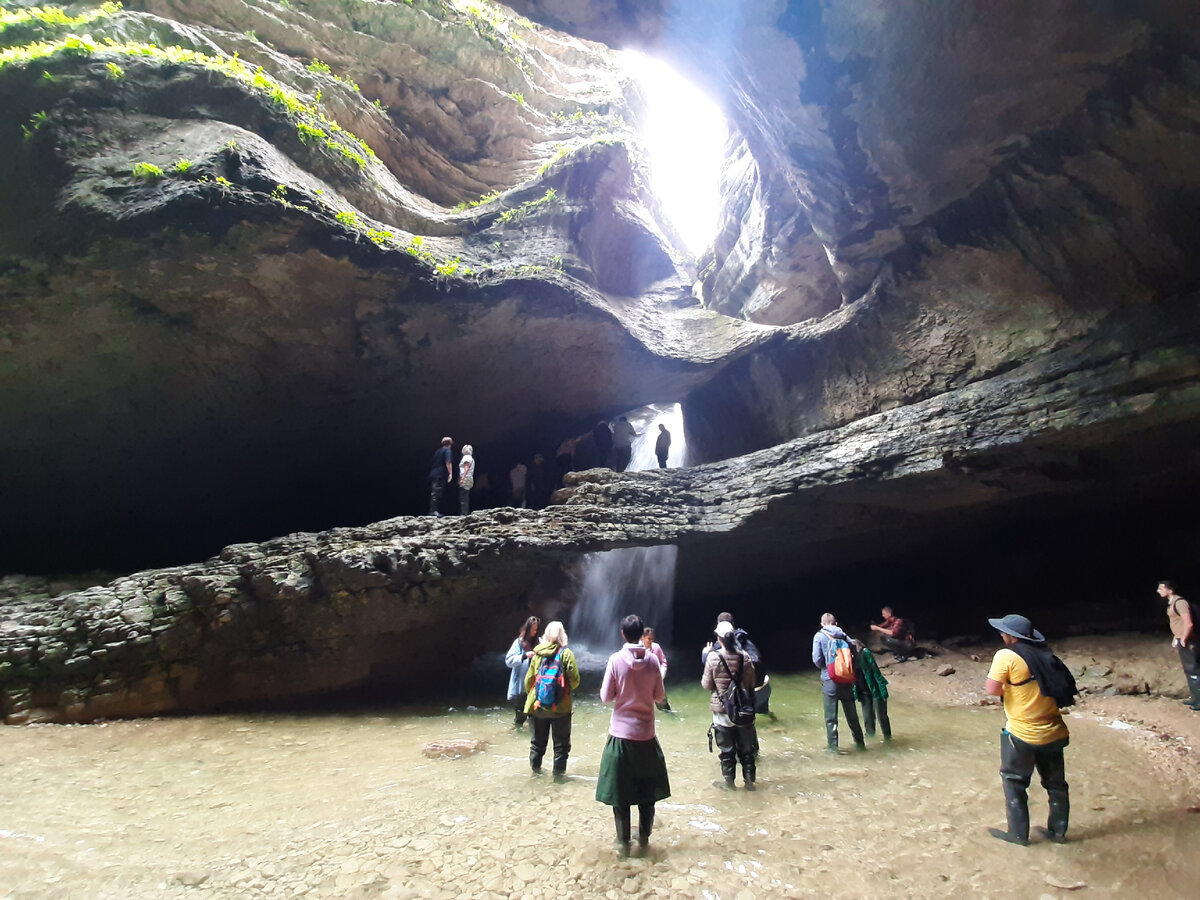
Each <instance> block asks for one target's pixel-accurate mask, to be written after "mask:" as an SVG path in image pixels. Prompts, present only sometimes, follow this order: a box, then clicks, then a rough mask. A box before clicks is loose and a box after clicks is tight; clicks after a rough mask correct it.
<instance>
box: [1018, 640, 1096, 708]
mask: <svg viewBox="0 0 1200 900" xmlns="http://www.w3.org/2000/svg"><path fill="white" fill-rule="evenodd" d="M1009 649H1010V650H1012V651H1013V652H1014V653H1015V654H1017V656H1019V657H1021V659H1023V660H1024V661H1025V665H1027V666H1029V672H1030V677H1029V679H1028V681H1022V682H1019V684H1029V682H1030V681H1036V682H1037V686H1038V690H1039V691H1041V692H1042V696H1044V697H1049V698H1050V699H1052V700H1053V701H1054V702H1055V703H1056V704H1057V705H1058V708H1059V709H1066V708H1067V707H1068V706H1074V705H1075V697H1076V696H1077V695H1078V694H1079V689H1078V688H1077V687H1076V686H1075V676H1074V675H1072V674H1071V670H1070V669H1068V668H1067V664H1066V663H1064V662H1063V661H1062V660H1061V659H1059V658H1058V657H1057V656H1055V655H1054V654H1053V653H1051V652H1050V648H1049V647H1034V646H1032V645H1030V644H1026V643H1025V642H1023V641H1018V642H1017V643H1015V644H1013V645H1012V646H1011V647H1009Z"/></svg>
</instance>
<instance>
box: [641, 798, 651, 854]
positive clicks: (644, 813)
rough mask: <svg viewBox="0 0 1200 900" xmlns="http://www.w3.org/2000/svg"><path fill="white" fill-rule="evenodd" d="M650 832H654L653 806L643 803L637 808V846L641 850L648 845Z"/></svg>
mask: <svg viewBox="0 0 1200 900" xmlns="http://www.w3.org/2000/svg"><path fill="white" fill-rule="evenodd" d="M652 831H654V804H653V803H643V804H641V805H640V806H639V807H638V845H639V846H640V847H641V848H642V849H643V850H645V849H646V847H648V846H649V844H650V833H651V832H652Z"/></svg>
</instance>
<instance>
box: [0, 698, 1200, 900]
mask: <svg viewBox="0 0 1200 900" xmlns="http://www.w3.org/2000/svg"><path fill="white" fill-rule="evenodd" d="M773 680H775V679H774V678H773ZM669 693H670V698H671V703H672V706H674V707H675V708H676V710H677V713H676V714H675V715H670V714H661V715H660V717H659V738H660V741H661V743H662V745H663V749H664V751H665V753H666V755H667V760H668V766H669V769H670V775H671V785H672V789H673V796H672V797H671V798H670V800H668V801H666V802H664V803H661V804H659V807H658V810H659V812H658V822H657V827H656V830H655V833H654V837H653V839H652V844H653V852H652V854H651V856H650V857H648V858H645V859H630V860H627V861H624V862H617V861H616V857H615V855H614V853H613V849H612V845H611V841H612V816H611V813H610V811H609V810H608V808H607V807H603V806H601V805H600V804H598V803H596V802H595V800H594V799H593V791H594V788H595V775H596V770H597V767H598V765H599V759H600V751H601V749H602V748H603V745H604V738H605V732H606V729H607V724H608V711H607V710H605V709H603V708H602V707H601V706H600V705H599V703H598V702H596V701H595V700H590V699H585V698H584V697H583V696H580V697H579V699H578V700H577V711H576V713H575V722H574V733H573V750H572V755H571V761H570V766H569V774H570V779H569V781H568V782H567V783H566V784H562V785H557V784H554V783H553V782H552V781H551V780H550V779H549V777H542V778H532V777H531V776H530V774H529V767H528V760H527V753H528V737H527V735H526V734H525V733H524V732H519V733H518V732H514V730H513V729H512V725H511V712H510V711H508V710H507V709H504V708H502V707H495V708H490V709H472V708H468V709H460V710H451V711H447V710H436V711H434V710H424V711H422V710H415V709H412V708H406V709H390V710H378V709H376V710H371V711H368V712H361V711H358V712H354V713H346V714H335V713H331V712H326V713H320V714H305V715H278V714H272V715H238V716H211V717H193V718H179V719H160V720H143V721H134V722H112V723H106V724H97V725H90V726H73V727H71V726H31V727H25V728H8V729H3V730H0V872H2V873H3V875H2V877H0V897H22V898H24V897H39V898H40V897H47V898H49V897H54V898H63V897H79V898H109V897H111V898H140V897H253V896H277V897H298V896H311V897H376V896H384V897H388V898H403V897H534V898H537V897H545V898H552V897H553V898H559V897H600V896H607V897H612V898H616V897H626V896H634V895H636V896H646V897H708V898H739V900H749V898H754V897H801V896H804V897H807V896H812V897H818V896H825V897H827V896H833V897H917V896H928V897H952V896H956V897H961V896H987V897H1035V898H1037V897H1042V896H1050V897H1059V896H1067V895H1068V894H1067V889H1068V888H1069V887H1070V886H1073V885H1077V884H1079V883H1084V884H1086V885H1087V886H1088V887H1087V890H1086V891H1084V892H1083V893H1082V894H1076V895H1075V896H1083V895H1086V896H1093V897H1095V896H1116V895H1118V894H1123V895H1128V894H1132V893H1134V892H1136V893H1138V894H1143V895H1150V896H1154V897H1156V898H1169V897H1181V898H1182V897H1194V896H1196V887H1195V886H1196V885H1197V883H1200V881H1198V876H1200V815H1193V814H1189V813H1188V812H1187V811H1186V807H1187V806H1188V805H1189V803H1188V799H1187V798H1186V797H1183V796H1179V794H1180V791H1179V789H1177V788H1175V787H1173V786H1171V785H1163V784H1157V783H1154V782H1153V781H1152V780H1151V779H1149V778H1148V777H1147V774H1146V773H1147V772H1148V768H1147V767H1146V766H1145V764H1144V755H1143V751H1142V750H1141V749H1140V748H1139V741H1143V740H1146V739H1147V738H1146V736H1145V735H1139V734H1138V732H1137V729H1116V728H1112V727H1108V726H1106V725H1105V724H1104V723H1101V722H1098V721H1094V720H1086V719H1085V720H1080V719H1079V718H1078V717H1073V718H1072V720H1071V727H1072V744H1071V746H1070V748H1068V750H1067V776H1068V779H1069V780H1070V783H1071V793H1072V803H1073V812H1072V826H1071V837H1072V838H1073V839H1074V841H1073V842H1072V843H1071V844H1068V845H1066V846H1054V845H1051V844H1044V843H1039V844H1035V845H1033V846H1030V847H1028V848H1020V847H1013V846H1010V845H1006V844H1002V843H1000V842H998V841H995V840H993V839H991V838H989V837H987V836H986V834H985V833H984V827H985V826H987V825H1003V803H1002V798H1001V792H1000V785H999V778H998V776H997V774H996V769H997V767H998V764H999V763H998V732H999V729H1000V727H1001V725H1002V723H1003V719H1002V715H1001V714H1000V713H999V712H998V711H997V710H995V709H978V710H969V709H941V708H929V707H927V706H925V705H924V704H922V703H918V702H905V701H904V697H903V696H901V697H899V698H894V699H893V702H892V704H891V705H892V724H893V731H894V733H895V735H896V739H895V740H894V741H893V742H892V743H891V744H889V745H886V746H885V745H884V744H882V743H881V742H879V741H878V739H876V740H874V741H869V745H870V746H869V749H868V751H867V752H865V753H843V754H842V755H840V756H836V757H833V756H829V755H827V754H825V753H824V752H823V748H824V725H823V722H822V720H821V714H820V698H819V696H818V692H817V683H816V680H815V679H814V678H808V677H801V676H781V677H780V678H779V679H778V680H777V683H776V691H775V696H774V697H773V699H772V708H773V710H774V711H775V715H776V717H777V720H776V721H774V722H772V721H769V720H762V719H760V725H759V732H760V738H761V743H762V757H761V759H760V762H759V769H758V773H759V790H758V791H757V792H755V793H747V792H744V791H742V790H738V791H737V792H735V793H727V792H724V791H722V790H719V789H718V788H716V787H714V786H713V783H712V782H713V781H714V779H717V778H718V777H719V767H718V764H717V759H716V755H715V754H712V755H710V754H709V752H708V748H707V743H706V740H705V731H706V729H707V727H708V722H709V714H708V711H707V696H706V695H705V694H704V693H703V692H701V691H700V689H699V688H698V687H693V686H690V685H689V686H686V687H684V686H679V685H672V686H670V691H669ZM453 737H469V738H479V739H484V740H487V741H488V742H489V743H490V748H489V750H488V751H486V752H483V753H479V754H475V755H472V756H468V757H464V758H462V759H455V760H451V759H436V760H430V759H426V758H425V757H424V756H423V755H422V752H421V748H422V746H423V745H424V744H425V743H426V742H428V741H431V740H437V739H444V738H453ZM843 741H844V744H850V741H849V736H848V734H846V733H845V730H844V729H843ZM548 765H549V760H547V766H548ZM740 783H741V780H740V776H739V785H740ZM1191 802H1192V803H1194V802H1195V800H1194V798H1193V800H1192V801H1191ZM1031 809H1032V813H1033V818H1034V821H1035V822H1037V821H1039V820H1041V819H1042V818H1043V817H1044V815H1045V809H1046V805H1045V794H1044V792H1042V791H1041V789H1040V788H1038V787H1036V786H1035V787H1034V788H1033V789H1032V790H1031ZM636 818H637V816H636V813H635V815H634V819H635V824H636Z"/></svg>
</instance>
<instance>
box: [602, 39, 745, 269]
mask: <svg viewBox="0 0 1200 900" xmlns="http://www.w3.org/2000/svg"><path fill="white" fill-rule="evenodd" d="M620 60H621V64H622V66H623V67H624V68H625V70H626V71H627V72H628V73H629V75H630V76H631V77H632V78H633V79H634V80H635V81H636V82H637V85H638V87H639V88H640V91H641V93H642V95H643V97H644V99H645V116H644V119H643V121H642V123H641V125H642V127H641V136H642V140H643V141H644V142H645V148H646V156H647V161H648V162H649V167H650V179H651V180H650V184H651V189H652V190H653V191H654V193H655V195H656V196H657V198H658V201H659V204H660V205H661V208H662V212H663V214H664V215H665V216H666V217H667V219H668V220H669V221H670V223H671V225H672V226H673V227H674V228H675V230H676V231H677V232H678V234H679V236H680V237H681V238H682V239H683V241H684V244H685V245H686V246H687V248H688V249H689V250H690V251H691V252H692V255H693V256H699V255H700V254H701V253H702V252H703V251H704V249H705V248H706V247H707V246H708V245H709V244H710V243H711V242H712V239H713V235H714V234H715V233H716V230H717V221H718V218H719V215H720V205H721V196H720V186H719V185H720V176H721V166H722V164H723V163H724V159H725V142H726V140H727V138H728V136H729V129H728V126H727V124H726V121H725V116H724V114H723V113H722V112H721V109H720V107H719V106H717V104H716V103H714V102H713V100H712V99H710V98H709V97H708V96H707V95H705V94H704V92H702V91H701V90H700V89H699V88H698V87H696V86H695V85H694V84H692V83H691V82H690V81H688V80H687V79H686V78H684V77H683V76H682V75H680V74H679V73H678V72H676V71H675V70H674V69H673V68H671V67H670V66H669V65H668V64H667V63H665V62H663V61H662V60H659V59H655V58H653V57H650V56H646V55H645V54H642V53H638V52H636V51H632V50H626V51H623V52H622V53H621V54H620Z"/></svg>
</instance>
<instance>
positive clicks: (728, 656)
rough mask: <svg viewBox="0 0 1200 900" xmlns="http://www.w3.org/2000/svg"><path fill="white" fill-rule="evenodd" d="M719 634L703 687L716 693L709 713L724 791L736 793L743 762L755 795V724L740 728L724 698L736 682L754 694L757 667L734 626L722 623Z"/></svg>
mask: <svg viewBox="0 0 1200 900" xmlns="http://www.w3.org/2000/svg"><path fill="white" fill-rule="evenodd" d="M716 634H717V640H718V641H719V644H718V646H717V647H715V648H713V650H712V652H711V653H709V654H708V657H707V659H706V660H705V663H704V674H703V675H702V676H701V678H700V686H701V687H702V688H704V689H705V690H708V691H712V697H711V700H710V702H709V709H711V710H712V737H713V739H715V740H716V743H717V749H718V750H719V751H720V759H721V776H722V777H723V778H724V779H725V781H724V787H725V789H726V790H733V786H734V784H733V781H734V778H735V777H736V775H737V765H738V763H739V762H741V764H742V780H743V781H744V782H745V785H746V790H748V791H752V790H754V789H755V788H754V781H755V777H756V766H755V760H754V755H755V753H756V752H757V750H758V735H757V732H756V731H755V728H754V723H753V722H750V723H749V724H746V725H737V724H735V723H734V722H733V721H732V720H731V719H730V718H729V716H728V715H727V714H726V712H725V702H724V698H725V694H726V693H727V692H728V691H729V687H730V685H731V684H733V683H734V679H735V678H736V679H738V681H737V683H738V684H740V685H741V686H742V687H744V688H745V689H746V690H747V691H753V690H754V663H752V662H751V661H750V657H749V656H748V655H747V654H745V653H743V652H742V651H740V650H739V649H738V646H737V638H736V637H735V636H734V629H733V623H732V622H718V623H717V631H716ZM709 750H710V751H711V750H712V744H709ZM718 786H720V782H718Z"/></svg>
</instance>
